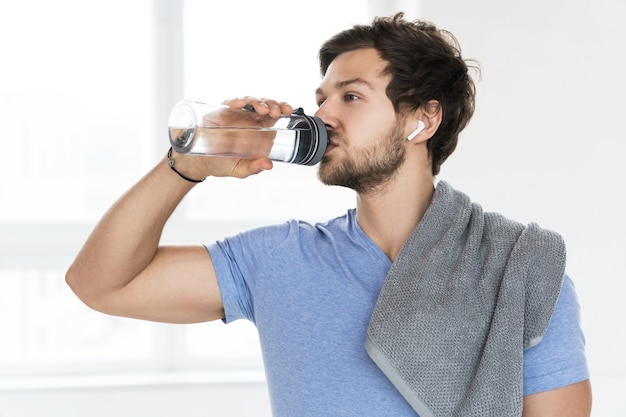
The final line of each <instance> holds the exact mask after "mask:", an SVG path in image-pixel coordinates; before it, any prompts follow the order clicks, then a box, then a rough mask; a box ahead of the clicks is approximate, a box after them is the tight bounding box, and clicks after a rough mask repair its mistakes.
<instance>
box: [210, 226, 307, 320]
mask: <svg viewBox="0 0 626 417" xmlns="http://www.w3.org/2000/svg"><path fill="white" fill-rule="evenodd" d="M297 230H298V223H297V222H295V221H290V222H286V223H283V224H278V225H272V226H265V227H260V228H256V229H252V230H248V231H246V232H243V233H240V234H238V235H235V236H232V237H228V238H225V239H223V240H221V241H218V242H215V243H211V244H207V245H205V247H206V248H207V250H208V251H209V254H210V255H211V260H212V261H213V267H214V269H215V274H216V276H217V282H218V285H219V289H220V294H221V297H222V303H223V304H224V312H225V318H224V322H225V323H230V322H233V321H235V320H239V319H247V320H250V321H252V322H253V323H254V322H255V314H254V313H255V312H254V293H255V288H256V281H255V280H257V278H258V277H259V275H260V273H261V272H262V270H265V269H267V267H268V260H269V259H271V258H272V256H273V255H272V254H273V252H274V251H276V250H280V249H277V248H280V247H282V246H284V245H285V242H287V243H288V242H289V240H288V239H289V238H290V237H293V236H294V235H295V236H297V233H292V232H293V231H297Z"/></svg>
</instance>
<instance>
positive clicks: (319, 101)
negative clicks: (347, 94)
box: [317, 99, 326, 107]
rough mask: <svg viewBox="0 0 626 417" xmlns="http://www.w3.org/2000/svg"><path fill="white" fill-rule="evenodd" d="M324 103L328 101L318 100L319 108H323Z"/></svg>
mask: <svg viewBox="0 0 626 417" xmlns="http://www.w3.org/2000/svg"><path fill="white" fill-rule="evenodd" d="M324 101H326V99H319V100H317V107H322V104H324Z"/></svg>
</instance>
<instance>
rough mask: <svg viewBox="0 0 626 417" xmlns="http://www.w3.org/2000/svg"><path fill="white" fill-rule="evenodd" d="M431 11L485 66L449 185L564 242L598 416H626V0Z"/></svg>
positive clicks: (430, 1)
mask: <svg viewBox="0 0 626 417" xmlns="http://www.w3.org/2000/svg"><path fill="white" fill-rule="evenodd" d="M421 15H422V16H423V17H424V18H425V19H428V20H432V21H433V22H435V23H436V24H437V25H439V26H440V27H443V28H446V29H449V30H450V31H451V32H453V33H454V34H455V35H456V36H457V37H458V38H459V40H460V42H461V45H462V48H463V52H464V55H465V56H466V57H473V58H476V59H478V60H479V61H481V63H482V67H483V79H482V81H481V82H480V83H479V84H478V103H477V111H476V114H475V117H474V119H473V121H472V123H471V125H470V127H469V128H468V129H467V131H466V133H465V134H464V135H462V137H461V142H460V145H459V148H458V150H457V151H456V153H455V154H454V155H453V156H452V157H451V159H450V160H449V161H448V163H447V164H446V165H444V168H443V170H442V175H441V178H442V179H446V180H448V181H450V182H452V183H453V184H454V185H455V186H457V187H458V188H460V189H462V190H464V191H466V192H467V193H469V194H470V195H471V196H472V197H473V198H474V199H475V200H477V201H479V202H481V203H482V204H483V205H484V207H485V208H486V209H489V210H496V211H501V212H503V213H504V214H507V215H509V216H511V217H514V218H516V219H519V220H522V221H536V222H538V223H540V224H542V225H544V226H546V227H549V228H553V229H555V230H557V231H559V232H560V233H562V234H563V235H564V237H565V239H566V241H567V244H568V267H567V272H568V273H569V274H570V275H571V276H572V278H573V279H574V281H575V283H576V286H577V290H578V294H579V298H580V302H581V305H582V315H583V326H584V331H585V334H586V337H587V348H588V359H589V363H590V368H591V372H592V383H593V385H594V415H596V416H623V415H626V404H624V402H623V400H622V397H623V393H624V391H625V390H626V358H625V357H624V355H623V352H624V350H625V348H626V330H625V328H624V325H623V318H624V317H626V306H625V303H624V302H623V294H624V292H625V290H626V280H625V278H626V261H625V259H626V256H625V254H626V241H625V240H624V234H625V233H626V168H625V166H626V164H625V163H624V155H625V154H626V134H625V133H624V116H625V114H626V104H625V101H624V97H626V76H624V74H626V45H625V41H626V25H624V23H623V22H624V21H625V19H626V2H624V1H619V0H597V1H593V2H587V1H582V0H573V1H562V0H548V1H545V0H527V1H524V2H503V1H499V0H476V1H472V2H466V1H463V0H423V1H422V9H421Z"/></svg>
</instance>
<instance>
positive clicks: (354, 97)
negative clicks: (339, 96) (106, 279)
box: [345, 94, 359, 101]
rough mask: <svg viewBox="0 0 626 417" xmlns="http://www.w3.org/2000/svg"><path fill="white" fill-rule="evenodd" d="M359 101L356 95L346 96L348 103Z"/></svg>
mask: <svg viewBox="0 0 626 417" xmlns="http://www.w3.org/2000/svg"><path fill="white" fill-rule="evenodd" d="M358 99H359V97H358V96H356V95H354V94H346V95H345V100H346V101H355V100H358Z"/></svg>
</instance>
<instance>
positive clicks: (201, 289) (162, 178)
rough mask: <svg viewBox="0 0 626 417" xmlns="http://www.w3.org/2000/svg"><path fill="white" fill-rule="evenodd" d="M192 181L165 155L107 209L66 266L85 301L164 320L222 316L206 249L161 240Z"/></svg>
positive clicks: (105, 309)
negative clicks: (162, 244) (172, 166)
mask: <svg viewBox="0 0 626 417" xmlns="http://www.w3.org/2000/svg"><path fill="white" fill-rule="evenodd" d="M192 187H193V184H192V183H191V182H187V181H185V180H183V179H182V178H180V177H178V175H177V174H176V173H174V172H173V171H172V170H171V169H170V168H169V166H168V165H167V162H166V161H165V160H163V161H161V162H160V163H159V164H158V165H157V166H156V167H155V168H154V169H153V170H152V171H150V172H149V173H148V174H147V175H146V176H145V177H144V178H143V179H142V180H141V181H139V183H137V184H136V185H135V186H134V187H133V188H131V189H130V190H129V191H128V192H127V193H126V194H125V195H124V196H122V198H120V199H119V200H118V201H117V202H116V203H115V204H114V205H113V206H112V207H111V208H110V209H109V211H108V212H107V213H106V214H105V215H104V217H103V218H102V219H101V220H100V222H99V223H98V225H97V226H96V227H95V229H94V230H93V232H92V233H91V235H90V236H89V238H88V240H87V241H86V243H85V245H84V246H83V248H82V249H81V251H80V253H79V254H78V256H77V257H76V259H75V260H74V263H73V264H72V265H71V266H70V268H69V270H68V271H67V274H66V281H67V283H68V284H69V285H70V287H71V288H72V290H73V291H74V292H75V293H76V295H77V296H78V297H79V298H80V299H81V300H83V302H85V304H87V305H89V306H90V307H92V308H94V309H96V310H98V311H101V312H104V313H107V314H113V315H120V316H126V317H134V318H141V319H147V320H155V321H166V322H197V321H207V320H213V319H218V318H220V317H222V316H223V312H222V305H221V298H220V295H219V291H218V288H217V281H216V278H215V273H214V271H213V266H212V263H211V259H210V257H209V255H208V253H207V251H206V250H205V249H204V248H202V247H178V248H177V247H159V240H160V237H161V233H162V231H163V227H164V225H165V222H166V221H167V219H168V218H169V217H170V215H171V214H172V212H173V211H174V209H175V208H176V206H177V205H178V204H179V203H180V201H181V200H182V198H183V197H184V196H185V194H186V193H187V192H188V191H189V190H190V189H191V188H192Z"/></svg>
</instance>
